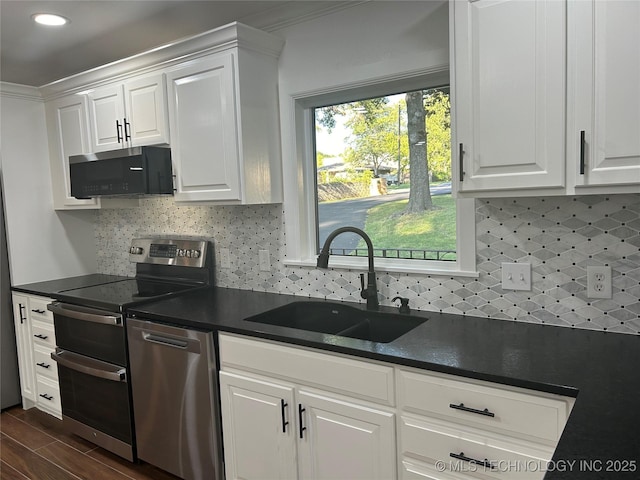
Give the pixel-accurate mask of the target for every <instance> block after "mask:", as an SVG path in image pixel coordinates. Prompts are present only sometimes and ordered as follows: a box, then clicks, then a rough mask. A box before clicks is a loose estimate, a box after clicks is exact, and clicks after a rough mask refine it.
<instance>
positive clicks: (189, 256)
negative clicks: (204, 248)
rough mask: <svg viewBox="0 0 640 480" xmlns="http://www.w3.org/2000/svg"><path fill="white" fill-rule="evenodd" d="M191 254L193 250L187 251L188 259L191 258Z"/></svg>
mask: <svg viewBox="0 0 640 480" xmlns="http://www.w3.org/2000/svg"><path fill="white" fill-rule="evenodd" d="M191 252H192V250H187V251H186V252H185V253H186V254H187V257H188V258H191Z"/></svg>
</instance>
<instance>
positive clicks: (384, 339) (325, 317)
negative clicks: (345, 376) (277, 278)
mask: <svg viewBox="0 0 640 480" xmlns="http://www.w3.org/2000/svg"><path fill="white" fill-rule="evenodd" d="M245 320H246V321H250V322H256V323H264V324H268V325H276V326H280V327H289V328H296V329H299V330H306V331H311V332H319V333H326V334H331V335H338V336H341V337H349V338H357V339H359V340H368V341H370V342H378V343H388V342H392V341H393V340H395V339H396V338H398V337H400V336H402V335H404V334H405V333H407V332H409V331H410V330H413V329H414V328H415V327H417V326H418V325H420V324H422V323H424V322H425V321H426V320H427V319H426V318H420V317H411V316H409V315H406V314H404V315H400V314H392V313H380V312H372V311H368V310H361V309H358V308H356V307H351V306H348V305H343V304H337V303H327V302H314V301H304V302H293V303H290V304H288V305H285V306H283V307H279V308H275V309H273V310H269V311H267V312H264V313H261V314H259V315H255V316H253V317H249V318H246V319H245Z"/></svg>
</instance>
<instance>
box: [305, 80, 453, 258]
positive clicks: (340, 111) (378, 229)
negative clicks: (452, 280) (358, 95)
mask: <svg viewBox="0 0 640 480" xmlns="http://www.w3.org/2000/svg"><path fill="white" fill-rule="evenodd" d="M314 113H315V146H316V152H315V153H316V182H317V197H316V198H317V211H318V249H320V248H321V247H322V245H323V244H324V241H325V239H326V238H327V236H328V235H329V234H330V233H331V232H332V231H333V230H335V229H336V228H339V227H342V226H353V227H358V228H361V229H363V230H364V231H365V232H366V233H367V234H368V235H369V236H370V237H371V240H372V243H373V245H374V248H375V255H376V256H377V257H387V258H413V259H420V260H448V261H453V260H456V206H455V200H454V199H453V198H452V197H451V127H450V104H449V88H448V87H442V88H434V89H428V90H419V91H414V92H407V93H402V94H396V95H389V96H385V97H376V98H370V99H366V100H359V101H355V102H351V103H343V104H339V105H330V106H326V107H322V108H316V109H315V112H314ZM331 253H332V254H334V255H361V256H363V255H364V256H366V254H367V250H366V246H365V244H364V242H363V241H362V240H361V239H360V237H358V236H357V235H353V234H351V233H344V234H342V235H339V236H338V237H336V239H335V240H334V241H333V243H332V245H331Z"/></svg>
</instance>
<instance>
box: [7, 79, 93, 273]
mask: <svg viewBox="0 0 640 480" xmlns="http://www.w3.org/2000/svg"><path fill="white" fill-rule="evenodd" d="M0 90H1V92H0V114H1V116H0V119H1V124H0V172H1V174H2V183H3V191H4V195H5V209H6V222H7V242H8V247H9V265H10V271H11V283H12V284H13V285H21V284H25V283H31V282H38V281H42V280H50V279H54V278H60V277H66V276H75V275H83V274H85V273H93V272H95V271H96V248H95V234H94V223H95V212H88V211H80V212H56V211H54V209H53V198H52V191H51V178H50V176H51V174H50V168H49V148H48V144H47V130H46V125H45V113H44V103H43V102H42V101H41V100H40V99H39V98H38V94H37V91H36V90H35V89H33V90H31V89H28V88H24V87H20V86H14V85H10V84H1V85H0ZM31 95H32V96H31Z"/></svg>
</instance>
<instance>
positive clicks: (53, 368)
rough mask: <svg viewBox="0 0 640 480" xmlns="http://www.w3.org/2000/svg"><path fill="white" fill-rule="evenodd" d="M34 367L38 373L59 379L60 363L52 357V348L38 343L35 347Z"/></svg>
mask: <svg viewBox="0 0 640 480" xmlns="http://www.w3.org/2000/svg"><path fill="white" fill-rule="evenodd" d="M33 360H34V363H35V366H34V369H35V372H36V374H37V375H44V376H45V377H49V378H50V379H52V380H55V381H57V380H58V364H57V363H56V362H55V361H54V360H53V359H52V358H51V350H48V349H44V348H42V347H40V346H39V345H36V346H35V347H34V349H33Z"/></svg>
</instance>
